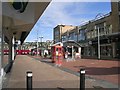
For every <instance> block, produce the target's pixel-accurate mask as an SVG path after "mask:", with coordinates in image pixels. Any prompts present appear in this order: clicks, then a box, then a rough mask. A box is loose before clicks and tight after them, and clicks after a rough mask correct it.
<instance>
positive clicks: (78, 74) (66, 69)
mask: <svg viewBox="0 0 120 90" xmlns="http://www.w3.org/2000/svg"><path fill="white" fill-rule="evenodd" d="M31 58H33V59H36V60H39V59H38V58H34V57H31ZM39 61H40V62H42V63H46V62H44V61H42V60H39ZM46 64H48V65H51V66H53V67H56V68H58V69H60V70H63V71H65V72H68V73H70V74H74V75H76V76H78V77H80V73H78V72H75V71H73V70H70V69H68V68H65V67H62V66H61V67H58V66H55V65H54V64H53V63H46ZM85 78H86V79H93V80H95V81H97V82H99V83H101V84H102V83H103V84H104V85H107V86H108V87H109V86H111V87H113V88H118V89H119V90H120V88H119V87H120V86H119V85H116V84H113V83H111V82H108V81H106V80H100V79H97V78H94V77H91V76H88V75H87V76H85Z"/></svg>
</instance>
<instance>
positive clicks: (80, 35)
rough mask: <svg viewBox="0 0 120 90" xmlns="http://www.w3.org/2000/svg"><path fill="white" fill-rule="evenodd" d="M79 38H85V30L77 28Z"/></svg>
mask: <svg viewBox="0 0 120 90" xmlns="http://www.w3.org/2000/svg"><path fill="white" fill-rule="evenodd" d="M79 33H80V34H79V38H78V39H79V40H85V30H79Z"/></svg>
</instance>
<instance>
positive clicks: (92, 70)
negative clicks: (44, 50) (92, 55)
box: [32, 56, 120, 88]
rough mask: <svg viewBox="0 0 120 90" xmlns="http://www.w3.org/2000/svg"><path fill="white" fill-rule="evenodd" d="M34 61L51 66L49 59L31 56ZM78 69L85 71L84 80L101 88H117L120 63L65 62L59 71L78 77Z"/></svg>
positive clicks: (111, 61) (107, 61) (104, 61)
mask: <svg viewBox="0 0 120 90" xmlns="http://www.w3.org/2000/svg"><path fill="white" fill-rule="evenodd" d="M32 57H33V58H35V59H36V60H41V61H42V62H45V63H48V64H51V59H41V58H40V57H37V56H32ZM80 68H85V70H86V80H90V81H94V82H97V83H98V84H99V85H96V84H95V85H93V86H101V87H106V88H107V87H109V88H115V87H118V85H119V84H120V83H119V78H120V72H119V69H120V61H115V60H96V59H76V60H75V61H69V62H66V60H63V64H62V66H61V67H60V69H62V70H64V71H67V72H69V73H72V74H75V75H76V76H79V70H80Z"/></svg>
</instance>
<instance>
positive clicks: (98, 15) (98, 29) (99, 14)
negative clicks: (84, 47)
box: [95, 13, 104, 59]
mask: <svg viewBox="0 0 120 90" xmlns="http://www.w3.org/2000/svg"><path fill="white" fill-rule="evenodd" d="M100 17H104V15H103V14H102V13H98V14H97V15H96V17H95V20H96V19H97V18H100ZM95 29H97V31H98V59H100V57H101V56H100V52H101V51H100V28H99V26H97V28H96V27H95Z"/></svg>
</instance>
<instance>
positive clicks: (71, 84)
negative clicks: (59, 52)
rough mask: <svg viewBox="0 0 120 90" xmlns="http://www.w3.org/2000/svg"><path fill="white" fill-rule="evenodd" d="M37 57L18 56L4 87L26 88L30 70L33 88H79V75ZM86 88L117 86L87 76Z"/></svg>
mask: <svg viewBox="0 0 120 90" xmlns="http://www.w3.org/2000/svg"><path fill="white" fill-rule="evenodd" d="M37 58H38V59H35V57H34V58H33V57H30V56H26V55H19V56H17V57H16V60H15V62H14V64H13V68H12V71H11V73H9V74H8V75H7V77H6V80H5V84H4V88H26V72H27V71H29V70H30V71H32V72H33V88H57V89H58V90H66V89H64V88H79V76H77V75H74V74H71V73H68V72H66V71H64V70H62V69H60V68H58V67H56V66H53V65H50V64H48V63H44V62H41V61H40V60H39V59H40V58H39V57H37ZM42 60H50V59H42ZM69 63H70V62H69ZM63 64H65V63H63ZM86 88H115V86H113V87H111V85H110V84H108V85H107V86H106V85H105V84H104V83H101V82H98V81H96V80H94V79H90V78H87V79H86ZM95 90H97V89H95ZM102 90H103V89H102ZM105 90H106V89H105ZM107 90H109V89H107Z"/></svg>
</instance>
